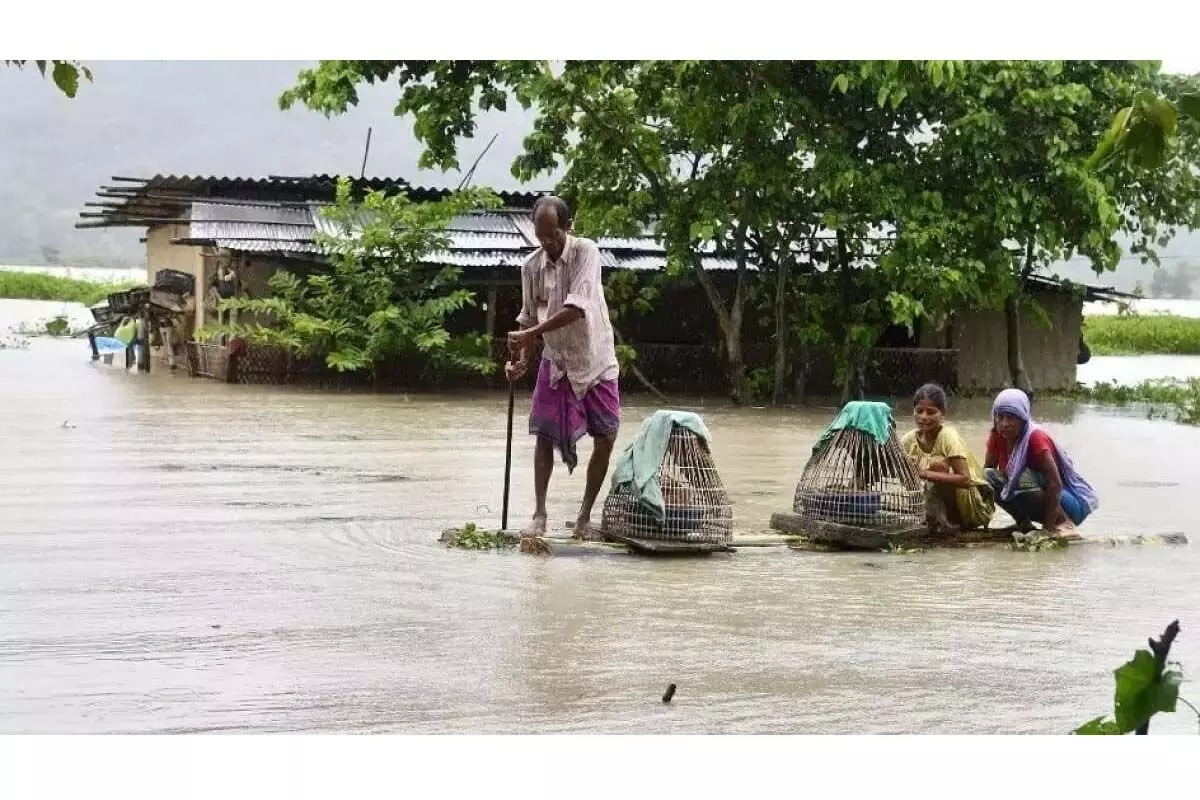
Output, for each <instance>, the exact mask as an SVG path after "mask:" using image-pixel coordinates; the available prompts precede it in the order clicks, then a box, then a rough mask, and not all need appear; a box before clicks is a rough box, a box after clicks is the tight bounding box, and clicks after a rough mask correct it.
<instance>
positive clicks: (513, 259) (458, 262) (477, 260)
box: [426, 250, 529, 269]
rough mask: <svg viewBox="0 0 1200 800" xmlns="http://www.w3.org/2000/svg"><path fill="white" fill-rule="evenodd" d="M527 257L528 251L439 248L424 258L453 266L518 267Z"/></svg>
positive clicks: (429, 261)
mask: <svg viewBox="0 0 1200 800" xmlns="http://www.w3.org/2000/svg"><path fill="white" fill-rule="evenodd" d="M528 257H529V254H528V253H515V252H512V251H493V252H476V251H472V252H462V251H453V250H441V251H438V252H436V253H430V254H429V256H428V258H427V259H426V260H427V262H428V263H430V264H446V265H448V266H453V267H515V268H518V269H519V268H520V267H521V265H522V264H523V263H524V262H525V259H526V258H528Z"/></svg>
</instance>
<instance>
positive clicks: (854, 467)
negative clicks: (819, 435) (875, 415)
mask: <svg viewBox="0 0 1200 800" xmlns="http://www.w3.org/2000/svg"><path fill="white" fill-rule="evenodd" d="M887 418H888V422H889V426H888V431H887V438H886V440H885V441H884V442H883V443H880V442H879V440H878V439H877V438H876V436H875V435H874V434H872V433H869V432H867V431H864V430H861V429H859V428H857V427H854V426H847V427H844V428H841V429H840V430H837V431H834V432H833V433H832V435H830V436H828V438H826V439H825V440H824V441H822V442H821V443H819V444H818V445H817V447H816V448H815V449H814V450H813V454H812V457H811V458H810V459H809V460H808V464H806V465H805V467H804V472H803V473H802V474H801V476H800V481H799V483H797V484H796V496H795V499H794V501H793V503H792V510H793V511H794V512H795V513H796V515H797V516H799V517H801V518H802V519H806V520H811V521H814V522H833V523H838V524H841V525H852V526H855V527H859V528H872V529H882V530H900V529H905V528H913V527H918V526H920V525H923V524H924V523H925V486H924V483H923V482H922V480H921V478H920V476H919V475H918V474H917V470H916V467H915V466H913V463H912V461H911V460H909V458H908V456H907V455H906V454H905V452H904V450H903V448H902V447H901V446H900V440H899V439H897V438H896V431H895V424H894V423H893V422H891V412H890V410H889V411H888V412H887Z"/></svg>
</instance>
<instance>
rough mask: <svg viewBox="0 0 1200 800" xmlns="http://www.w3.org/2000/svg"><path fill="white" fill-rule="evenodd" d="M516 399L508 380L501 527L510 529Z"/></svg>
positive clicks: (511, 383) (513, 388)
mask: <svg viewBox="0 0 1200 800" xmlns="http://www.w3.org/2000/svg"><path fill="white" fill-rule="evenodd" d="M515 401H516V387H515V386H514V385H513V382H512V381H509V382H508V434H507V436H506V438H505V442H504V504H503V505H502V506H501V512H500V529H501V530H508V490H509V487H510V485H511V481H512V431H513V405H514V403H515Z"/></svg>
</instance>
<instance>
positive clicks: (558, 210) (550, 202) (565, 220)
mask: <svg viewBox="0 0 1200 800" xmlns="http://www.w3.org/2000/svg"><path fill="white" fill-rule="evenodd" d="M542 206H550V207H551V208H553V209H554V216H555V218H557V219H558V227H559V228H560V229H562V230H564V231H567V230H570V229H571V222H572V221H574V219H575V217H574V215H573V214H572V213H571V207H570V206H569V205H567V201H566V200H563V199H562V198H561V197H555V196H554V195H552V194H546V195H542V196H541V197H539V198H538V199H537V200H535V201H534V202H533V216H535V217H536V216H537V213H538V210H539V209H540V208H541V207H542Z"/></svg>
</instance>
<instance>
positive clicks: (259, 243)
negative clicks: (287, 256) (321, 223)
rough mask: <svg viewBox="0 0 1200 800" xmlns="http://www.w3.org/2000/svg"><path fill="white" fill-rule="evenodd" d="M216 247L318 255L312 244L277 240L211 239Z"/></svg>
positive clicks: (244, 250)
mask: <svg viewBox="0 0 1200 800" xmlns="http://www.w3.org/2000/svg"><path fill="white" fill-rule="evenodd" d="M212 241H213V244H214V245H216V246H217V247H224V248H225V249H226V250H236V251H239V252H243V253H319V252H321V248H320V247H318V246H317V245H316V244H313V243H312V242H285V241H280V240H279V239H213V240H212Z"/></svg>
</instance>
